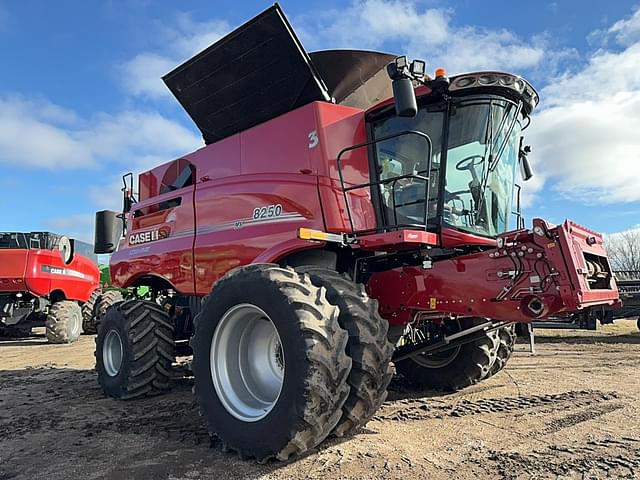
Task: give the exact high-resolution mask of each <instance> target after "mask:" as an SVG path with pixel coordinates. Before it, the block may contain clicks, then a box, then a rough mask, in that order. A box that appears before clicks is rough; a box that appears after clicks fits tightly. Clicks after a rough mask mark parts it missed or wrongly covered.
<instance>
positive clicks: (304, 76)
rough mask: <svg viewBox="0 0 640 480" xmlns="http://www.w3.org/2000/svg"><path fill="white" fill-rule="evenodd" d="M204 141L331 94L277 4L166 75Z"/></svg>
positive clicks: (211, 140)
mask: <svg viewBox="0 0 640 480" xmlns="http://www.w3.org/2000/svg"><path fill="white" fill-rule="evenodd" d="M163 80H164V82H165V83H166V85H167V87H169V89H170V90H171V92H172V93H173V95H174V96H175V97H176V98H177V99H178V101H179V102H180V104H181V105H182V107H183V108H184V109H185V110H186V112H187V113H188V114H189V116H191V118H192V119H193V121H194V122H195V124H196V125H197V127H198V128H199V129H200V131H201V132H202V135H203V137H204V140H205V143H212V142H215V141H218V140H220V139H222V138H225V137H228V136H229V135H233V134H234V133H237V132H240V131H242V130H246V129H247V128H250V127H252V126H254V125H257V124H259V123H262V122H265V121H267V120H270V119H272V118H274V117H277V116H279V115H282V114H283V113H286V112H289V111H291V110H293V109H295V108H298V107H301V106H302V105H305V104H307V103H309V102H313V101H316V100H324V101H330V99H331V96H330V94H329V92H328V90H327V88H326V86H325V85H324V84H323V82H322V80H321V78H320V76H319V75H318V73H317V72H316V71H315V69H314V67H313V64H312V63H311V60H310V58H309V55H308V54H307V53H306V52H305V51H304V49H303V48H302V44H301V43H300V41H299V40H298V38H297V37H296V35H295V33H294V31H293V29H292V28H291V25H290V24H289V22H288V21H287V19H286V17H285V16H284V13H283V12H282V10H281V9H280V6H279V5H278V4H275V5H274V6H273V7H270V8H269V9H267V10H266V11H264V12H262V13H261V14H259V15H258V16H256V17H254V18H253V19H251V20H249V21H248V22H247V23H245V24H244V25H242V26H240V27H239V28H237V29H236V30H234V31H233V32H231V33H229V34H228V35H226V36H225V37H223V38H222V39H220V40H218V41H217V42H216V43H214V44H213V45H211V46H210V47H208V48H207V49H205V50H204V51H202V52H200V53H199V54H197V55H196V56H195V57H193V58H191V59H190V60H188V61H186V62H185V63H183V64H182V65H180V66H179V67H177V68H176V69H175V70H173V71H171V72H169V73H168V74H167V75H165V76H164V77H163Z"/></svg>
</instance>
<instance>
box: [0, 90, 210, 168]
mask: <svg viewBox="0 0 640 480" xmlns="http://www.w3.org/2000/svg"><path fill="white" fill-rule="evenodd" d="M199 144H201V141H200V139H199V138H198V137H197V136H196V135H195V134H193V133H192V131H191V130H189V129H187V128H185V127H184V126H182V125H180V124H179V123H177V122H174V121H171V120H168V119H167V118H164V117H163V116H162V115H160V114H159V113H157V112H155V111H136V110H131V111H123V112H119V113H117V114H106V113H99V114H96V115H94V116H93V117H92V118H90V119H82V118H80V117H79V116H78V115H77V114H76V113H75V112H73V111H70V110H67V109H64V108H63V107H60V106H58V105H55V104H53V103H50V102H47V101H46V100H27V99H25V98H23V97H20V96H12V97H0V163H5V164H12V165H20V166H21V167H45V168H83V167H94V166H96V165H97V164H98V161H99V160H100V161H102V162H103V163H104V162H108V163H110V164H112V165H117V164H120V165H122V164H131V163H136V161H137V158H140V157H145V156H148V155H165V158H171V156H172V155H176V154H179V153H183V152H185V151H189V150H191V149H193V148H195V147H196V146H198V145H199Z"/></svg>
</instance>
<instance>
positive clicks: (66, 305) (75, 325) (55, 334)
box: [45, 300, 82, 343]
mask: <svg viewBox="0 0 640 480" xmlns="http://www.w3.org/2000/svg"><path fill="white" fill-rule="evenodd" d="M45 327H46V336H47V340H48V341H49V343H73V342H75V341H76V340H78V338H79V337H80V334H81V333H82V310H81V308H80V305H78V304H77V303H76V302H73V301H71V300H61V301H59V302H56V303H54V304H53V305H51V306H50V307H49V312H48V313H47V320H46V321H45Z"/></svg>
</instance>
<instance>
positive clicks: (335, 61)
mask: <svg viewBox="0 0 640 480" xmlns="http://www.w3.org/2000/svg"><path fill="white" fill-rule="evenodd" d="M310 57H311V61H312V62H313V64H314V66H315V67H316V70H317V71H318V72H319V74H320V77H321V78H322V80H323V81H324V83H325V85H326V86H327V88H328V89H329V92H330V94H331V96H332V97H333V98H334V99H335V101H336V103H339V104H341V105H347V106H349V107H356V108H361V109H362V110H368V109H369V108H370V107H372V106H374V105H376V104H377V103H380V102H381V101H383V100H386V99H388V98H390V97H392V96H393V91H392V89H391V81H390V80H389V76H388V75H387V71H386V66H387V64H388V63H390V62H393V60H394V59H395V57H396V56H395V55H391V54H389V53H380V52H370V51H365V50H325V51H321V52H312V53H311V54H310Z"/></svg>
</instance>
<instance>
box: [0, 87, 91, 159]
mask: <svg viewBox="0 0 640 480" xmlns="http://www.w3.org/2000/svg"><path fill="white" fill-rule="evenodd" d="M42 107H43V108H40V105H38V104H37V102H28V101H24V100H22V99H20V98H16V97H14V98H0V163H11V164H16V165H22V166H37V167H56V166H66V167H78V166H82V165H91V164H93V163H94V161H95V158H94V155H93V152H92V151H91V149H90V148H89V146H88V145H86V144H84V143H83V142H82V141H80V140H79V138H78V136H77V133H78V132H74V131H69V130H67V129H65V128H63V127H61V126H59V120H60V118H57V119H56V118H53V117H55V116H56V115H58V116H59V115H62V116H65V117H69V116H73V114H72V113H68V114H67V113H65V111H64V110H63V109H61V108H59V107H56V106H52V105H51V104H48V103H44V104H42ZM52 114H53V115H52ZM56 120H57V121H56Z"/></svg>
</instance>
